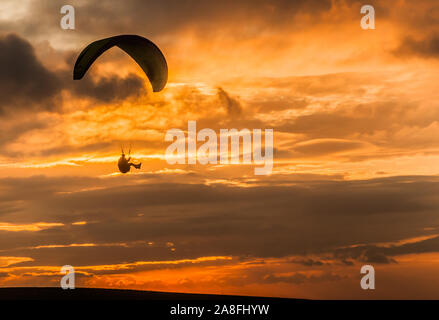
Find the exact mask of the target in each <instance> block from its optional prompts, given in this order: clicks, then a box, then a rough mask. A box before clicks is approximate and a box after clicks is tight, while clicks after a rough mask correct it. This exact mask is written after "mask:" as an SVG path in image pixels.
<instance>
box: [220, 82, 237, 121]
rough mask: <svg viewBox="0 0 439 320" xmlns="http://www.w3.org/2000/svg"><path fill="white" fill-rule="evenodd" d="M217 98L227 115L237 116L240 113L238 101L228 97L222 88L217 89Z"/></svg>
mask: <svg viewBox="0 0 439 320" xmlns="http://www.w3.org/2000/svg"><path fill="white" fill-rule="evenodd" d="M218 98H219V101H220V103H221V104H222V105H223V106H224V107H225V109H226V111H227V115H229V116H237V115H240V114H241V113H242V107H241V104H240V103H239V101H238V100H237V99H234V98H232V97H230V95H229V94H228V93H227V92H226V91H224V89H223V88H218Z"/></svg>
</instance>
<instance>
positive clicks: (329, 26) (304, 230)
mask: <svg viewBox="0 0 439 320" xmlns="http://www.w3.org/2000/svg"><path fill="white" fill-rule="evenodd" d="M64 4H70V5H72V6H73V7H74V8H75V14H76V23H75V30H63V29H62V28H61V27H60V19H61V18H62V16H63V15H62V14H61V13H60V8H61V6H62V5H64ZM364 4H370V5H373V6H374V8H375V12H376V21H375V25H376V29H375V30H363V29H362V28H361V26H360V20H361V18H362V14H361V13H360V8H361V6H362V5H364ZM119 34H137V35H141V36H144V37H146V38H148V39H150V40H151V41H153V42H154V43H155V44H157V46H158V47H159V48H160V49H161V51H162V52H163V54H164V55H165V57H166V59H167V63H168V68H169V79H168V83H167V85H166V87H165V89H164V90H163V91H161V92H158V93H156V92H152V89H151V85H150V83H149V81H148V79H147V78H146V76H145V74H144V73H143V71H142V69H141V68H140V67H139V66H138V65H137V64H136V63H135V61H134V60H133V59H131V58H130V57H129V56H128V55H127V54H126V53H124V52H123V51H121V50H120V49H118V48H112V49H111V50H109V51H108V52H106V53H104V54H103V55H102V56H101V57H100V58H99V59H98V60H96V62H95V63H94V64H93V66H92V67H91V69H90V70H89V71H88V73H87V74H86V76H85V77H84V78H83V79H82V80H80V81H74V80H73V79H72V72H73V66H74V63H75V60H76V58H77V57H78V55H79V53H80V52H81V50H82V49H84V48H85V46H86V45H87V44H89V43H90V42H92V41H95V40H98V39H102V38H105V37H110V36H114V35H119ZM0 63H1V67H0V150H1V152H0V286H58V285H59V281H60V279H61V276H62V275H61V273H60V268H61V266H63V265H72V266H73V267H74V268H75V270H76V272H77V277H76V285H77V286H78V287H103V288H127V289H141V290H159V291H176V292H198V293H221V294H244V295H260V296H281V297H295V298H313V299H338V298H360V299H363V298H365V299H368V298H391V299H396V298H415V299H416V298H436V299H439V290H438V288H439V175H438V173H439V90H438V81H437V80H438V76H437V73H438V71H439V2H438V1H437V0H417V1H410V0H381V1H379V0H368V1H359V0H308V1H305V0H275V1H264V0H240V1H232V0H222V1H207V0H205V1H203V0H187V1H186V0H160V1H153V0H148V1H144V0H124V1H91V0H69V1H68V2H66V3H63V2H62V1H48V0H47V1H43V0H25V1H20V2H18V1H14V0H1V2H0ZM189 120H196V121H197V128H198V130H199V129H202V128H211V129H213V130H215V131H216V132H218V133H219V130H220V129H228V128H237V129H243V128H248V129H273V131H274V166H273V171H272V174H271V175H266V176H264V175H262V176H257V175H254V167H255V166H254V165H253V164H252V165H244V164H234V165H220V164H218V165H200V164H196V165H170V164H168V163H167V162H166V161H165V160H164V154H165V150H166V148H167V147H168V146H169V142H166V141H165V139H164V137H165V134H166V131H167V130H168V129H171V128H179V129H182V130H187V123H188V121H189ZM121 145H124V146H125V147H126V149H128V147H129V145H132V152H131V155H132V157H134V158H135V159H137V160H139V161H141V162H142V168H141V170H135V171H131V172H130V173H129V174H126V175H122V174H120V173H119V171H118V168H117V160H118V158H119V156H120V146H121ZM365 264H371V265H373V266H374V267H375V270H376V290H374V291H364V290H362V289H361V287H360V279H361V276H362V275H361V274H360V268H361V266H363V265H365Z"/></svg>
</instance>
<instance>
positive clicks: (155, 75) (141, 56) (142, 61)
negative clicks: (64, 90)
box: [73, 35, 168, 92]
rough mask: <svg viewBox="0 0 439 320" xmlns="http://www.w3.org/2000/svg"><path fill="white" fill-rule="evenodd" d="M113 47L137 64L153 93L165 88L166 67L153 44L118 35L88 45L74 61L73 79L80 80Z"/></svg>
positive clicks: (146, 40) (133, 36) (139, 37)
mask: <svg viewBox="0 0 439 320" xmlns="http://www.w3.org/2000/svg"><path fill="white" fill-rule="evenodd" d="M114 46H117V47H119V48H120V49H122V50H123V51H125V52H126V53H128V54H129V55H130V57H131V58H133V59H134V60H135V61H136V62H137V63H138V64H139V66H140V67H141V68H142V69H143V71H144V72H145V74H146V76H147V77H148V79H149V81H150V82H151V85H152V89H153V91H154V92H158V91H161V90H162V89H163V88H164V87H165V85H166V82H167V81H168V65H167V63H166V59H165V57H164V56H163V53H162V52H161V51H160V49H159V48H158V47H157V46H156V45H155V44H154V43H152V42H151V41H149V40H148V39H145V38H143V37H141V36H137V35H120V36H115V37H111V38H106V39H102V40H98V41H95V42H92V43H91V44H89V45H88V46H87V47H86V48H85V49H84V50H83V51H82V52H81V54H80V55H79V57H78V59H77V60H76V63H75V68H74V70H73V79H74V80H79V79H82V77H83V76H84V75H85V73H86V72H87V70H88V69H89V68H90V66H91V65H92V64H93V62H94V61H95V60H96V59H97V58H98V57H99V56H100V55H101V54H103V53H104V52H105V51H107V50H108V49H110V48H112V47H114Z"/></svg>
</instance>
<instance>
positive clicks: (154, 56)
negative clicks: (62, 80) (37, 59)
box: [73, 35, 168, 173]
mask: <svg viewBox="0 0 439 320" xmlns="http://www.w3.org/2000/svg"><path fill="white" fill-rule="evenodd" d="M114 46H116V47H119V48H120V49H122V50H123V51H125V52H126V53H127V54H128V55H129V56H130V57H131V58H133V59H134V60H135V61H136V62H137V64H138V65H139V66H140V67H141V68H142V70H143V71H144V72H145V74H146V76H147V77H148V79H149V81H150V82H151V86H152V90H153V91H154V92H158V91H161V90H162V89H163V88H164V87H165V85H166V82H167V81H168V65H167V63H166V59H165V57H164V55H163V53H162V52H161V51H160V49H159V48H158V47H157V46H156V45H155V44H154V43H153V42H151V41H150V40H148V39H146V38H143V37H141V36H138V35H119V36H114V37H110V38H105V39H101V40H97V41H94V42H92V43H90V44H89V45H88V46H87V47H86V48H85V49H84V50H82V52H81V53H80V54H79V56H78V59H77V60H76V63H75V67H74V69H73V79H74V80H80V79H82V77H84V75H85V74H86V72H87V70H88V69H89V68H90V66H91V65H92V64H93V63H94V62H95V60H96V59H97V58H99V56H101V55H102V54H103V53H104V52H105V51H107V50H108V49H110V48H112V47H114ZM130 152H131V150H130ZM130 152H129V153H128V159H127V158H126V157H125V153H124V152H123V149H122V155H121V157H120V158H119V161H118V163H117V165H118V167H119V171H120V172H121V173H127V172H129V171H130V169H131V167H134V168H136V169H140V167H141V166H142V163H139V164H134V163H132V162H130V161H131V157H130V156H129V154H130Z"/></svg>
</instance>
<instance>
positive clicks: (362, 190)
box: [0, 176, 439, 266]
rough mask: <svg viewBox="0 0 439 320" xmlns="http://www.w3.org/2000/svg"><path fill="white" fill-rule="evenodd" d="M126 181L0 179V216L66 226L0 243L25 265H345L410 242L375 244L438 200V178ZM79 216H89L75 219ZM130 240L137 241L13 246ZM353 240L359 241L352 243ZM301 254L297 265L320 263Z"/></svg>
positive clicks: (1, 237) (0, 235)
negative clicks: (231, 259) (194, 261)
mask: <svg viewBox="0 0 439 320" xmlns="http://www.w3.org/2000/svg"><path fill="white" fill-rule="evenodd" d="M123 178H124V180H123V181H124V182H123V186H121V183H122V180H120V179H119V178H115V179H110V180H108V179H98V178H80V177H76V178H70V177H63V178H56V179H55V178H47V177H32V178H21V179H20V178H8V179H2V180H1V181H0V188H1V190H2V196H1V197H0V203H4V204H6V203H8V202H9V203H10V202H11V201H15V202H17V203H18V204H19V207H18V208H17V210H15V211H13V212H8V211H6V212H3V213H2V221H5V222H8V221H10V222H14V223H28V222H30V221H32V222H37V221H46V222H58V223H63V224H64V227H56V228H50V229H46V230H42V231H39V232H37V233H38V237H35V235H36V233H33V232H19V233H15V234H14V237H13V238H11V237H10V232H6V231H0V241H1V243H2V249H4V250H6V252H9V251H8V250H15V251H13V252H14V254H16V255H20V256H29V257H31V258H33V259H35V262H28V263H27V264H39V263H44V262H47V263H49V262H50V263H55V261H57V259H58V261H61V260H62V263H67V264H68V263H71V264H75V263H76V264H78V265H79V264H80V265H84V264H87V263H88V262H90V261H91V260H90V259H92V261H93V262H94V263H96V264H99V263H121V262H123V261H135V260H168V259H183V258H196V257H199V256H206V255H221V256H222V255H231V256H238V257H285V256H290V255H294V256H300V255H304V256H306V255H310V254H311V255H316V256H318V255H320V254H324V255H325V256H327V257H328V254H329V256H330V254H331V253H332V254H333V255H334V258H336V259H337V260H339V261H340V263H345V264H346V263H349V264H350V263H352V261H360V262H370V263H372V262H375V263H389V262H392V261H393V259H394V258H393V256H394V255H398V254H403V253H404V252H408V250H409V249H408V248H409V247H404V248H406V250H405V251H404V250H401V248H396V247H395V248H392V249H391V250H390V249H381V248H378V247H376V245H374V244H373V243H379V242H389V241H398V240H401V239H406V238H411V237H417V236H420V235H425V233H424V232H423V231H422V230H423V228H424V227H425V226H435V225H436V224H435V223H436V218H435V217H436V211H437V208H438V207H439V199H438V197H437V194H438V191H439V181H437V178H435V177H399V178H396V177H395V178H385V179H374V180H369V181H306V183H305V182H304V183H303V184H302V183H300V182H298V181H296V182H295V185H294V186H266V187H265V186H260V187H258V186H254V187H251V188H239V187H229V186H223V185H212V186H206V185H199V184H178V183H172V184H171V183H157V182H156V183H151V180H150V177H148V176H144V177H132V178H126V177H123ZM125 178H126V179H125ZM127 179H128V180H127ZM130 181H131V182H130ZM128 182H130V183H129V184H127V183H128ZM74 190H82V191H78V192H74ZM72 191H73V192H72ZM140 213H141V214H142V215H139V214H140ZM75 221H88V222H89V223H88V224H86V225H80V226H72V225H71V223H72V222H75ZM142 241H143V242H142ZM149 241H151V242H154V243H155V244H157V245H158V246H157V247H151V248H150V247H148V246H147V245H146V244H145V243H147V242H149ZM133 242H138V244H137V245H133V246H130V247H123V246H110V247H108V246H103V247H102V246H97V247H84V248H81V247H79V248H69V249H66V248H52V249H38V250H28V249H19V248H23V247H28V246H35V245H53V244H69V243H96V244H98V245H99V244H108V243H133ZM166 242H172V243H173V247H175V249H176V250H175V251H171V250H170V248H169V247H167V246H166V245H165V243H166ZM359 243H360V244H365V246H363V247H361V246H357V247H353V248H350V247H351V246H352V245H356V244H359ZM427 244H428V247H426V245H427ZM410 246H411V247H410V250H411V251H412V252H426V250H430V252H431V251H435V252H437V251H439V245H438V242H437V240H436V241H433V240H432V241H427V242H425V243H424V249H423V247H417V246H416V245H415V244H411V245H410ZM14 248H15V249H14ZM341 248H349V249H341ZM386 250H388V251H386ZM398 250H400V251H398ZM61 252H62V253H61ZM57 257H58V258H57ZM91 257H92V258H91ZM298 259H299V258H298ZM306 259H307V258H306V257H304V259H299V260H297V261H296V262H297V263H302V264H304V265H306V264H308V265H314V266H318V265H320V263H319V261H320V262H322V263H323V260H317V259H316V260H312V261H310V260H306ZM69 261H70V262H69ZM87 261H88V262H87ZM60 263H61V262H60Z"/></svg>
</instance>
